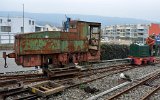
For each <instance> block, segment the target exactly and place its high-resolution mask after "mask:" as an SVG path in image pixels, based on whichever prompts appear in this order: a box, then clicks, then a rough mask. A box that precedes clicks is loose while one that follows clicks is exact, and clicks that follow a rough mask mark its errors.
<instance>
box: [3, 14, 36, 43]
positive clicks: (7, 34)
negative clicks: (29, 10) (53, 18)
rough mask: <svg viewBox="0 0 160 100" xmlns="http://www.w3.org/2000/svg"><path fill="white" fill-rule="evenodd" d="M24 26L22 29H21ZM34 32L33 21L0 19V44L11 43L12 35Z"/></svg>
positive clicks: (13, 18)
mask: <svg viewBox="0 0 160 100" xmlns="http://www.w3.org/2000/svg"><path fill="white" fill-rule="evenodd" d="M23 24H24V28H23ZM23 29H24V33H27V32H35V20H34V19H31V18H24V19H23V17H0V43H13V42H14V35H16V34H19V33H23Z"/></svg>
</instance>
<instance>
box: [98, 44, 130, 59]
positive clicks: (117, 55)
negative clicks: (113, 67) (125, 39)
mask: <svg viewBox="0 0 160 100" xmlns="http://www.w3.org/2000/svg"><path fill="white" fill-rule="evenodd" d="M128 54H129V46H128V45H120V44H102V45H101V60H110V59H121V58H126V57H128Z"/></svg>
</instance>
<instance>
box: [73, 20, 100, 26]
mask: <svg viewBox="0 0 160 100" xmlns="http://www.w3.org/2000/svg"><path fill="white" fill-rule="evenodd" d="M70 23H87V24H89V25H91V26H99V25H101V23H99V22H87V21H79V20H71V21H70Z"/></svg>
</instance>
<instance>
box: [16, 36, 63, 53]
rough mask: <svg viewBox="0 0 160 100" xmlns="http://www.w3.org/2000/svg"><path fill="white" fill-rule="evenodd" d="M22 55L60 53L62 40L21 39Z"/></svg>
mask: <svg viewBox="0 0 160 100" xmlns="http://www.w3.org/2000/svg"><path fill="white" fill-rule="evenodd" d="M20 42H21V43H20V48H19V49H20V54H21V55H23V54H50V53H59V52H60V40H55V39H21V41H20Z"/></svg>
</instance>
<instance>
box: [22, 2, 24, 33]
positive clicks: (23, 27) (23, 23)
mask: <svg viewBox="0 0 160 100" xmlns="http://www.w3.org/2000/svg"><path fill="white" fill-rule="evenodd" d="M22 29H23V33H24V4H23V28H22Z"/></svg>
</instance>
